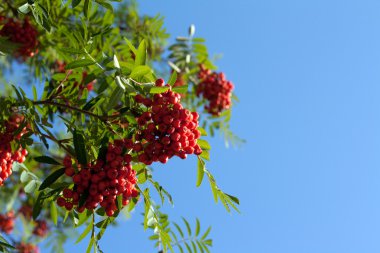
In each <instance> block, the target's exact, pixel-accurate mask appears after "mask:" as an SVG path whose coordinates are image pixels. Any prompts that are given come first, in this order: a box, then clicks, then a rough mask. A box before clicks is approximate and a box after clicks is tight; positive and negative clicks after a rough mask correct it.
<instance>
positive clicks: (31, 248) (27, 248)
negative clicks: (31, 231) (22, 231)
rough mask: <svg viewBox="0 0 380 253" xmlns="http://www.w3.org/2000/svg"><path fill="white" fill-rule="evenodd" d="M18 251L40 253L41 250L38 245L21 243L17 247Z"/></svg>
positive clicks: (19, 252)
mask: <svg viewBox="0 0 380 253" xmlns="http://www.w3.org/2000/svg"><path fill="white" fill-rule="evenodd" d="M16 249H17V252H18V253H39V252H40V249H39V248H38V247H37V245H33V244H30V243H23V242H21V243H19V244H18V245H16Z"/></svg>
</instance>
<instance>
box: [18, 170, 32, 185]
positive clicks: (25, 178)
mask: <svg viewBox="0 0 380 253" xmlns="http://www.w3.org/2000/svg"><path fill="white" fill-rule="evenodd" d="M30 178H31V175H30V174H29V172H28V171H26V170H24V171H23V172H21V175H20V181H21V183H26V182H28V181H29V179H30Z"/></svg>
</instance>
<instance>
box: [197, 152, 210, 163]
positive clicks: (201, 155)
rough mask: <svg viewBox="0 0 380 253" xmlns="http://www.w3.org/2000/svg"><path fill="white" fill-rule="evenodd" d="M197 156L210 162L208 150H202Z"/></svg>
mask: <svg viewBox="0 0 380 253" xmlns="http://www.w3.org/2000/svg"><path fill="white" fill-rule="evenodd" d="M199 156H200V157H201V158H203V159H205V160H207V161H210V152H208V150H202V153H201V154H200V155H199Z"/></svg>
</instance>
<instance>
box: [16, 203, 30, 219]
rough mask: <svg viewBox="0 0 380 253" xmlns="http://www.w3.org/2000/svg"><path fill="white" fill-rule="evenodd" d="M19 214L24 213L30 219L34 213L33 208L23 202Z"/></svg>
mask: <svg viewBox="0 0 380 253" xmlns="http://www.w3.org/2000/svg"><path fill="white" fill-rule="evenodd" d="M18 213H19V214H22V215H23V216H24V217H25V219H26V220H30V219H31V218H32V215H33V208H32V207H31V206H30V205H28V204H23V205H22V206H21V207H20V209H19V210H18Z"/></svg>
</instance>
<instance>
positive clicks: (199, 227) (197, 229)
mask: <svg viewBox="0 0 380 253" xmlns="http://www.w3.org/2000/svg"><path fill="white" fill-rule="evenodd" d="M200 230H201V223H200V222H199V220H198V218H197V222H196V226H195V236H198V235H199V232H200Z"/></svg>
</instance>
